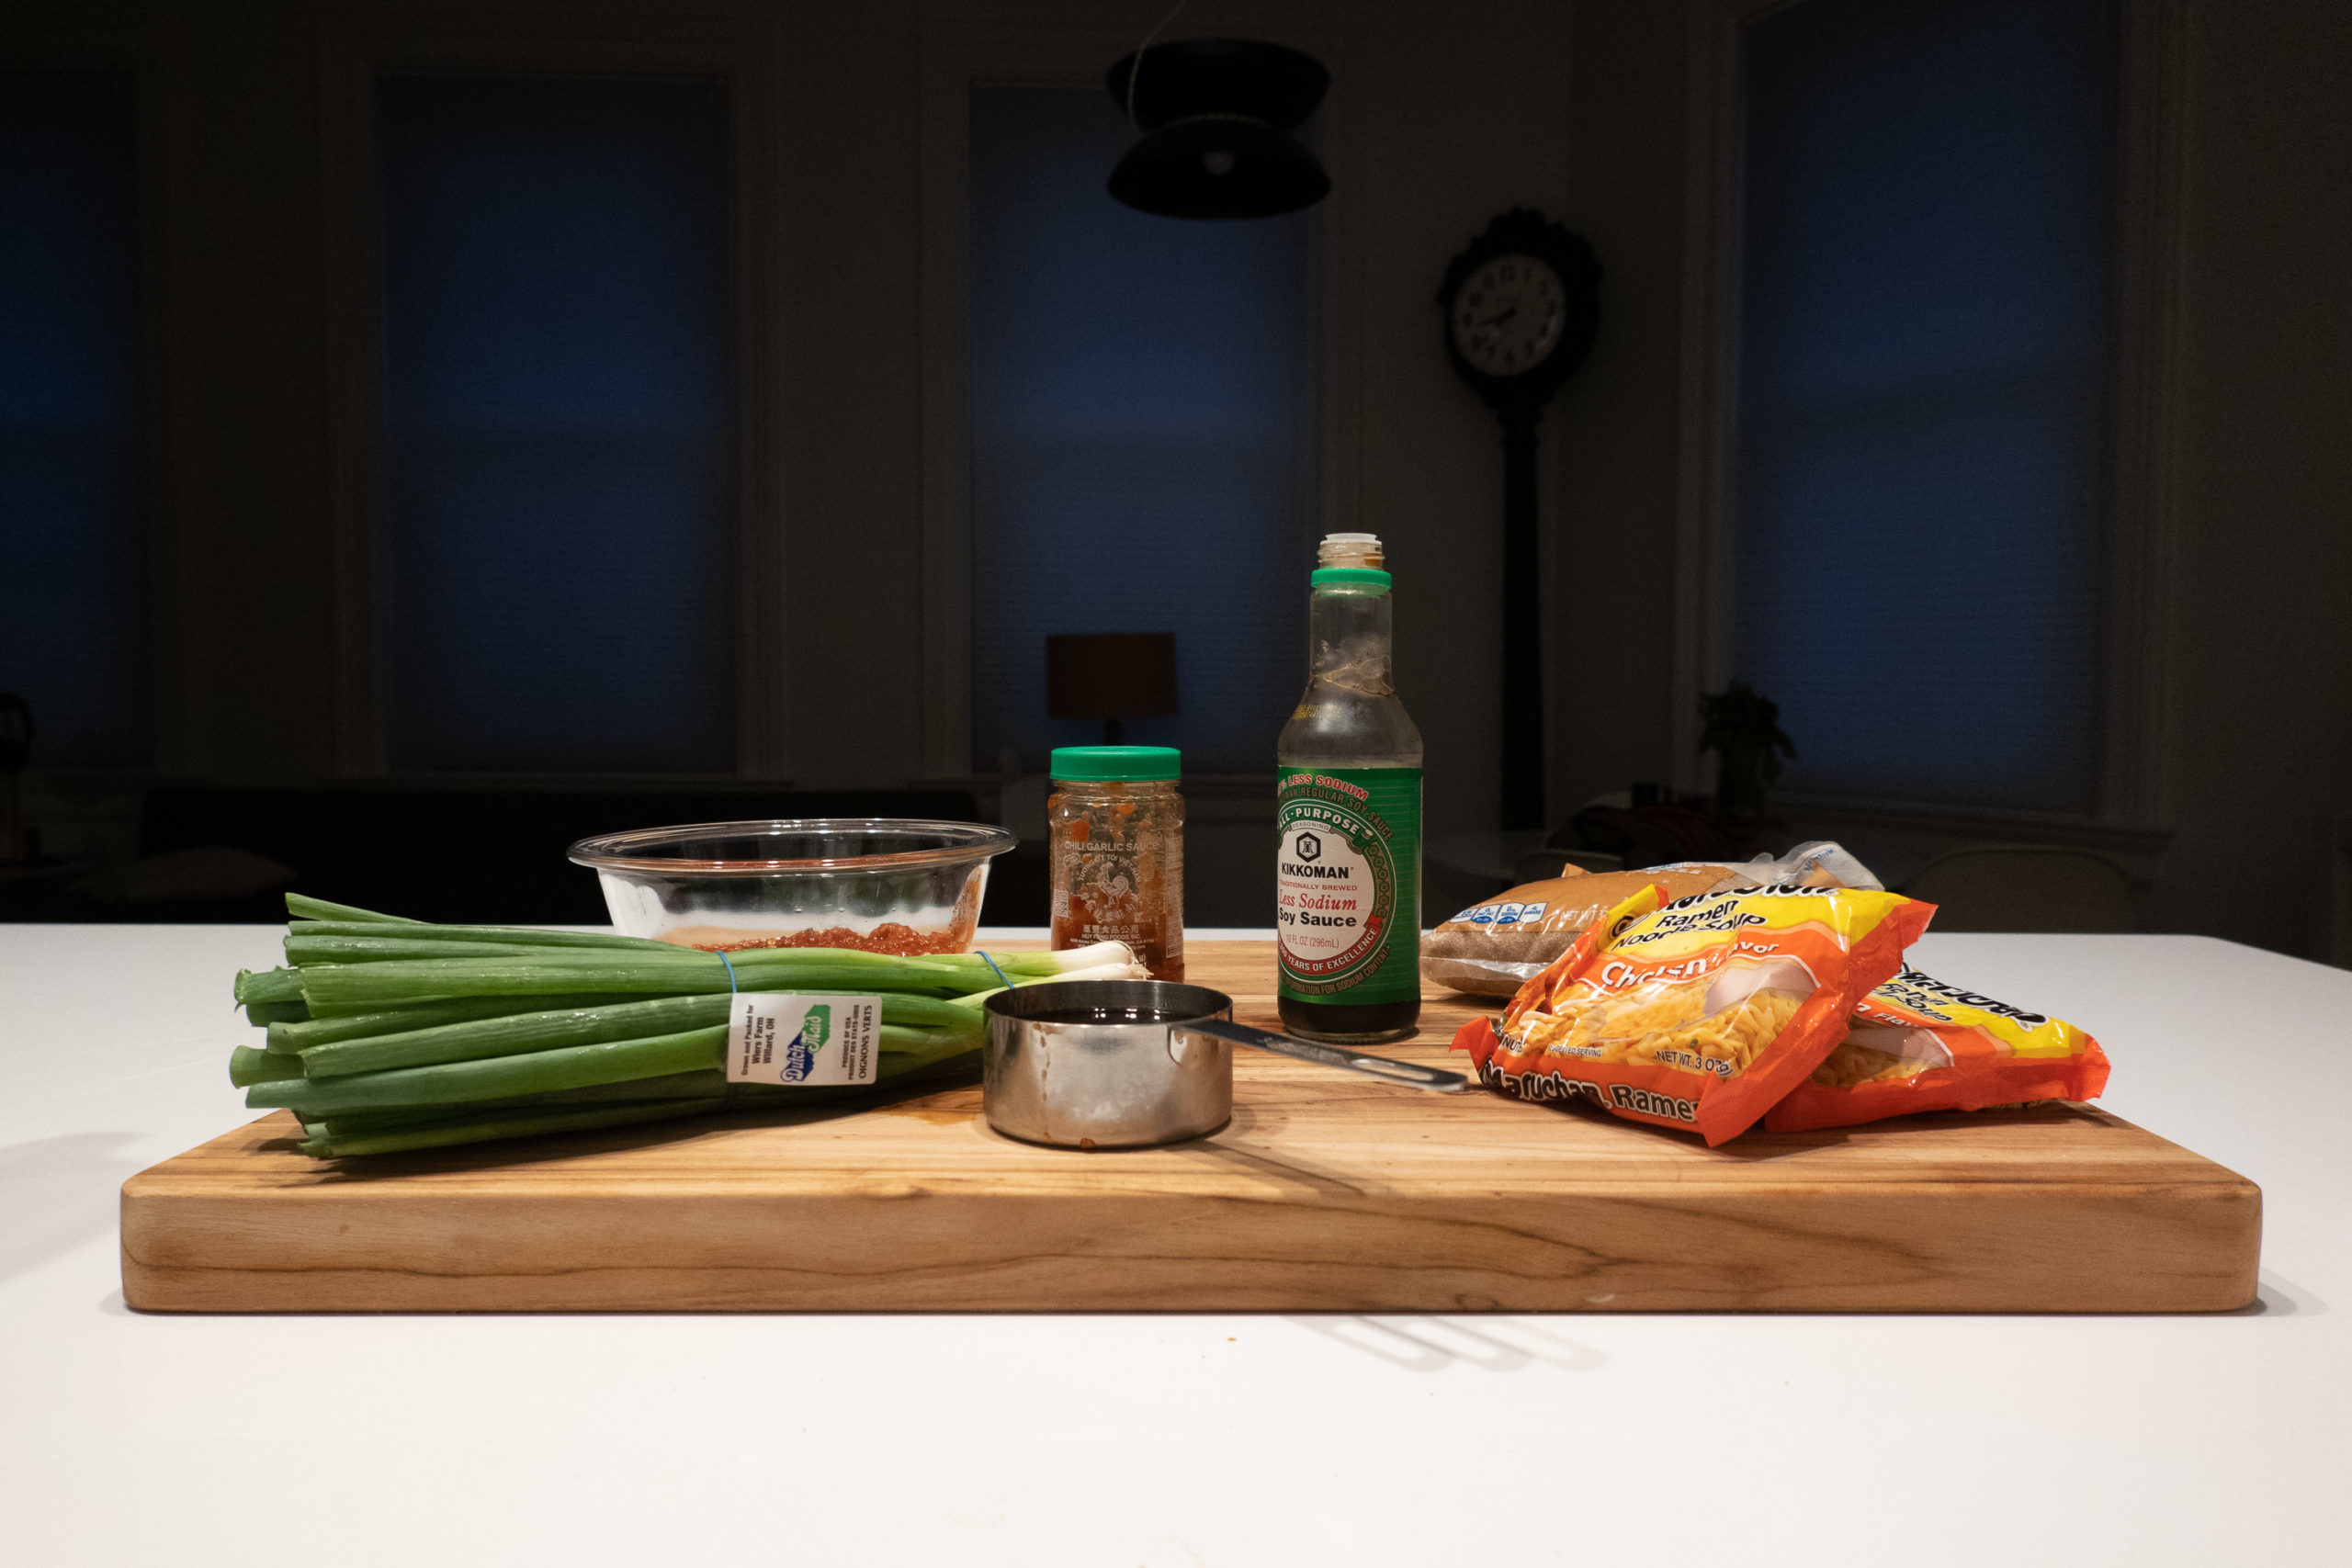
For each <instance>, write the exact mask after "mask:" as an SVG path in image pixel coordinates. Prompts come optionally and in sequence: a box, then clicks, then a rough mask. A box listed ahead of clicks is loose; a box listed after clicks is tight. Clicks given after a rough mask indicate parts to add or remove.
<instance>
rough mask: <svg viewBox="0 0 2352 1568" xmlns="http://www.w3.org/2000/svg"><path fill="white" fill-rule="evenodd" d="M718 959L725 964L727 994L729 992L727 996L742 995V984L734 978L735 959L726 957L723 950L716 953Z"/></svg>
mask: <svg viewBox="0 0 2352 1568" xmlns="http://www.w3.org/2000/svg"><path fill="white" fill-rule="evenodd" d="M714 951H718V950H716V949H714ZM718 961H719V962H720V963H721V964H726V965H727V991H728V994H729V996H741V995H742V994H743V985H742V982H741V981H740V980H738V979H736V978H735V961H734V960H733V959H731V958H729V957H728V956H727V954H726V953H724V952H719V953H718Z"/></svg>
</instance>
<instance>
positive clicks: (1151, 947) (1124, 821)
mask: <svg viewBox="0 0 2352 1568" xmlns="http://www.w3.org/2000/svg"><path fill="white" fill-rule="evenodd" d="M1181 761H1182V755H1181V754H1180V753H1179V752H1178V751H1177V750H1176V749H1175V748H1174V747H1172V746H1063V747H1059V748H1057V749H1056V750H1055V752H1054V758H1053V764H1052V768H1051V772H1052V774H1053V781H1054V793H1053V794H1052V795H1050V796H1048V797H1047V799H1046V825H1047V827H1048V829H1050V832H1049V835H1048V843H1049V845H1050V853H1051V855H1052V859H1053V879H1054V880H1053V889H1054V905H1053V909H1054V915H1053V920H1054V924H1053V945H1054V947H1055V948H1056V949H1057V950H1058V949H1061V948H1066V947H1084V946H1086V945H1087V944H1088V943H1090V942H1125V943H1126V944H1127V945H1128V946H1129V947H1131V948H1134V949H1135V953H1136V963H1138V964H1142V965H1144V966H1145V967H1146V968H1148V969H1149V970H1150V971H1151V977H1152V978H1153V979H1155V980H1181V979H1182V978H1183V977H1184V797H1183V796H1182V795H1179V794H1178V793H1177V792H1176V780H1177V777H1178V774H1179V766H1178V764H1179V763H1180V762H1181Z"/></svg>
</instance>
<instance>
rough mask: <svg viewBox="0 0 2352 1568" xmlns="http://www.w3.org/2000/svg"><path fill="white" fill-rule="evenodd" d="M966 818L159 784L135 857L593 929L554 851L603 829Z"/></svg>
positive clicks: (917, 803) (552, 796) (200, 910)
mask: <svg viewBox="0 0 2352 1568" xmlns="http://www.w3.org/2000/svg"><path fill="white" fill-rule="evenodd" d="M977 813H978V807H977V806H976V804H975V803H974V801H973V798H972V796H971V795H969V794H967V792H965V791H962V790H947V789H879V790H833V791H821V790H820V791H809V790H781V789H764V790H763V789H710V790H681V789H671V790H551V789H543V790H492V789H434V788H400V787H391V786H351V787H327V788H321V789H216V788H166V789H155V790H151V791H149V792H148V795H147V797H146V801H145V803H144V806H143V807H142V809H141V814H140V831H139V852H140V854H141V856H142V857H147V856H160V855H167V854H171V853H173V852H180V851H188V850H195V849H214V850H219V849H227V850H238V851H243V852H246V853H247V854H248V855H258V856H263V857H266V859H267V860H270V861H275V862H277V863H279V864H281V865H283V866H285V867H287V868H288V871H289V872H290V873H291V875H290V877H288V879H287V881H288V886H291V887H292V888H293V889H294V890H295V891H297V892H302V893H309V894H311V895H314V896H316V897H321V898H329V899H333V900H334V901H335V902H336V903H339V904H356V905H357V906H359V907H360V908H368V909H377V910H380V911H382V912H384V913H387V914H394V915H407V916H411V917H413V918H415V919H426V920H439V921H455V922H483V923H499V924H532V925H602V924H604V923H605V920H606V919H607V917H606V914H605V901H604V897H603V895H602V894H601V893H599V892H598V890H597V886H596V877H595V874H594V873H593V872H591V871H588V870H587V869H585V868H584V867H582V866H576V865H573V864H572V863H571V862H570V861H568V860H566V859H565V858H564V852H565V850H566V849H568V848H569V847H570V846H571V844H572V843H574V842H575V841H577V840H581V839H585V838H590V837H593V836H594V835H596V834H599V833H614V832H620V831H624V830H626V829H631V828H656V827H663V826H668V825H672V824H683V823H692V822H731V821H741V820H750V819H754V818H791V817H910V818H933V819H939V820H946V821H959V822H968V821H972V820H974V819H975V818H976V816H977ZM87 918H91V919H117V920H125V919H135V920H171V919H184V920H277V919H284V918H285V906H284V903H283V901H282V899H281V898H280V896H279V891H278V890H277V889H271V890H268V891H266V892H259V893H255V892H253V891H252V890H250V889H249V888H248V889H241V890H240V891H239V892H238V893H236V894H235V895H233V896H231V897H209V898H207V897H197V898H187V897H184V898H181V899H178V900H175V901H174V902H172V903H168V904H159V905H157V906H155V907H153V908H128V907H120V906H118V907H115V908H108V909H106V910H103V911H93V912H92V913H91V914H90V915H89V916H88V917H87ZM983 918H984V919H985V918H987V917H986V915H985V914H984V915H983Z"/></svg>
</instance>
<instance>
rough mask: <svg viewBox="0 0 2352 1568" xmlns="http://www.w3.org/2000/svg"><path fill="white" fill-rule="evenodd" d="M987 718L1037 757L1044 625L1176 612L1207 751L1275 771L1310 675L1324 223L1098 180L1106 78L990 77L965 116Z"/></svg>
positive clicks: (974, 489) (1189, 735) (977, 677)
mask: <svg viewBox="0 0 2352 1568" xmlns="http://www.w3.org/2000/svg"><path fill="white" fill-rule="evenodd" d="M970 130H971V140H970V159H971V163H970V169H971V185H970V192H971V194H970V204H971V206H970V274H969V280H968V281H969V310H970V333H969V353H970V364H969V378H970V380H969V395H970V409H971V443H970V445H971V559H972V618H971V624H972V738H973V753H974V756H973V761H974V765H975V766H976V767H978V768H981V769H989V770H992V769H994V768H995V767H996V766H997V765H998V762H999V760H1000V758H1001V754H1002V752H1003V751H1004V750H1008V749H1009V750H1012V752H1014V753H1015V754H1016V755H1017V756H1018V757H1019V758H1020V760H1021V761H1022V763H1023V766H1024V767H1027V768H1030V769H1033V770H1034V769H1037V768H1041V767H1043V766H1044V765H1045V762H1046V752H1047V750H1049V749H1050V748H1052V747H1054V746H1057V745H1084V744H1088V743H1091V742H1095V741H1099V740H1100V739H1102V728H1101V726H1100V725H1098V724H1094V723H1090V722H1087V721H1083V720H1075V719H1071V720H1055V719H1050V718H1048V717H1047V716H1046V637H1047V636H1049V635H1052V634H1055V633H1064V632H1173V633H1174V634H1175V635H1176V658H1177V684H1178V694H1177V700H1178V705H1179V707H1180V709H1181V711H1180V712H1179V713H1178V714H1176V715H1175V716H1173V717H1165V718H1143V719H1138V720H1136V721H1134V722H1131V723H1129V724H1128V725H1127V727H1126V739H1128V741H1130V742H1131V743H1134V744H1137V745H1166V746H1177V747H1181V748H1182V750H1183V751H1184V755H1185V766H1186V767H1187V768H1188V769H1189V770H1192V771H1193V772H1218V771H1233V772H1238V771H1252V772H1256V771H1264V770H1267V769H1270V768H1272V765H1273V748H1274V738H1275V737H1276V736H1277V735H1278V734H1279V733H1280V732H1281V729H1282V726H1283V720H1284V718H1285V717H1287V716H1288V715H1289V712H1290V709H1291V707H1292V706H1293V705H1295V703H1296V702H1297V700H1298V693H1299V690H1300V688H1301V687H1302V685H1303V684H1304V682H1305V680H1306V662H1305V658H1306V656H1305V637H1306V627H1305V619H1304V615H1305V611H1304V605H1305V603H1306V570H1307V569H1308V567H1309V565H1310V564H1311V561H1312V550H1311V531H1312V527H1313V525H1314V522H1315V519H1316V446H1315V432H1314V423H1315V414H1314V390H1313V378H1312V367H1313V358H1312V356H1313V337H1314V321H1313V309H1314V297H1313V288H1314V282H1313V246H1314V219H1313V217H1312V215H1311V214H1308V213H1302V214H1296V215H1294V216H1290V217H1284V218H1273V219H1261V220H1252V221H1249V222H1192V221H1185V220H1178V219H1169V218H1157V217H1151V216H1148V215H1147V214H1144V213H1139V212H1135V211H1132V210H1130V209H1127V208H1125V207H1122V206H1120V205H1119V204H1118V203H1117V202H1115V201H1114V200H1113V199H1112V198H1111V197H1110V195H1109V194H1108V193H1107V192H1106V191H1105V190H1104V188H1103V185H1104V182H1105V180H1107V179H1108V178H1109V175H1110V172H1111V168H1112V165H1113V164H1116V163H1117V162H1118V159H1119V155H1120V154H1121V153H1122V152H1125V150H1126V147H1127V145H1128V143H1129V142H1130V141H1132V140H1133V138H1134V132H1133V130H1131V128H1129V127H1128V125H1127V123H1126V121H1125V118H1124V117H1122V116H1121V114H1120V113H1119V111H1118V108H1117V107H1116V106H1115V105H1114V104H1113V103H1112V102H1111V100H1110V98H1109V96H1108V95H1106V94H1104V93H1103V91H1102V90H1101V89H1100V88H1099V87H1098V88H1092V89H1089V90H1085V91H1078V90H1061V89H1004V90H993V89H991V90H980V91H976V92H975V93H974V94H973V95H972V100H971V120H970Z"/></svg>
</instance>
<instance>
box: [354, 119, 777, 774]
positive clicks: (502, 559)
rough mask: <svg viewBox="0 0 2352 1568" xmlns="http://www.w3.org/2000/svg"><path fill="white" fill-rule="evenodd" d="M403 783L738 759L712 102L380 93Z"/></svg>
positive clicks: (719, 157) (391, 585)
mask: <svg viewBox="0 0 2352 1568" xmlns="http://www.w3.org/2000/svg"><path fill="white" fill-rule="evenodd" d="M376 148H377V160H378V172H379V181H380V196H381V219H380V234H381V244H382V258H383V259H382V269H383V305H382V310H383V316H382V334H383V393H382V397H383V457H382V463H383V479H382V510H381V518H382V525H381V547H380V551H379V565H380V570H381V571H382V573H383V581H382V587H381V603H382V606H383V612H384V618H385V626H386V634H385V637H384V639H383V641H384V645H385V651H386V655H387V659H388V675H387V681H386V685H387V725H386V728H387V742H388V750H389V753H390V761H391V764H392V766H393V767H394V768H396V769H424V770H434V769H450V770H499V771H505V770H514V771H529V770H548V771H557V770H575V771H615V772H619V771H645V772H654V771H673V772H677V771H688V772H722V771H726V770H728V769H730V768H731V767H732V766H733V763H734V755H735V753H734V715H735V684H734V667H735V630H734V626H735V620H734V613H733V606H734V577H735V572H734V563H735V546H736V528H735V524H734V515H735V503H736V502H735V498H736V493H737V491H736V479H735V430H736V423H737V416H736V396H735V390H734V379H733V373H732V369H731V364H730V352H729V344H730V341H731V332H730V324H731V310H732V306H731V299H732V288H731V281H730V262H729V242H728V236H729V223H730V211H729V148H728V140H727V102H726V92H725V89H724V87H723V86H722V85H719V84H718V83H715V82H707V81H666V80H647V79H591V78H557V77H541V78H531V77H497V76H405V75H395V76H387V77H385V78H383V79H381V80H380V81H379V84H378V93H377V106H376Z"/></svg>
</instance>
